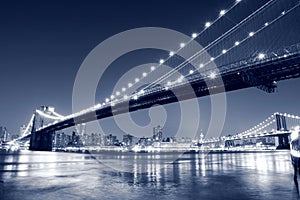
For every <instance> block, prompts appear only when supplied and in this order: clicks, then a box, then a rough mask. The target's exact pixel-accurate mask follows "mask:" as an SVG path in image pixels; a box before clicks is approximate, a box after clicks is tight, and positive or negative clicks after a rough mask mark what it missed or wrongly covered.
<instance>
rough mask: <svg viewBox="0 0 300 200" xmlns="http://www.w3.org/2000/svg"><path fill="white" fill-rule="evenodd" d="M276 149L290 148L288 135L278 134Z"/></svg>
mask: <svg viewBox="0 0 300 200" xmlns="http://www.w3.org/2000/svg"><path fill="white" fill-rule="evenodd" d="M277 149H290V143H289V137H288V135H280V136H278V146H277Z"/></svg>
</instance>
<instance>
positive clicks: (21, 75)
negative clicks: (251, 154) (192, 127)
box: [0, 2, 300, 135]
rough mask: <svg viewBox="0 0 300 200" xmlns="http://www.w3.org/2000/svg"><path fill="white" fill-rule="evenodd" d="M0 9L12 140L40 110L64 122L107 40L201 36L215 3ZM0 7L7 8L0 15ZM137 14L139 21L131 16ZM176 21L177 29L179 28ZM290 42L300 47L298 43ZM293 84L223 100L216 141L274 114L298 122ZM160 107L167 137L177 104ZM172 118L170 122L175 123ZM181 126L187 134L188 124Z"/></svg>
mask: <svg viewBox="0 0 300 200" xmlns="http://www.w3.org/2000/svg"><path fill="white" fill-rule="evenodd" d="M119 3H120V2H119ZM3 4H4V6H3V7H2V10H1V11H3V12H1V16H2V17H3V22H4V23H3V26H4V29H3V30H5V31H4V32H3V37H2V39H0V41H1V42H2V43H4V44H5V45H3V46H2V48H0V52H1V54H2V56H3V59H1V60H2V61H0V65H1V66H2V67H1V74H5V76H4V77H3V78H2V79H1V84H0V89H1V90H0V91H2V93H3V94H4V95H3V96H2V104H1V111H2V114H1V116H0V125H1V126H5V127H7V129H8V131H10V132H13V133H15V132H18V130H19V127H20V126H21V125H22V124H26V123H28V121H29V119H30V116H31V114H32V111H33V110H34V109H36V108H38V107H39V106H40V105H52V106H54V107H56V109H57V111H58V112H59V113H61V114H64V115H67V114H70V113H71V112H72V109H71V104H72V87H73V84H74V80H75V75H76V73H77V70H78V69H79V66H80V64H81V62H82V61H83V59H84V58H85V56H86V55H87V54H88V53H89V52H90V51H91V50H92V49H93V48H94V47H95V46H96V45H97V44H98V43H100V42H101V41H103V40H104V39H106V38H107V37H109V36H111V35H114V34H117V33H118V32H120V31H125V30H128V29H130V28H136V27H142V26H156V27H165V28H172V29H175V30H178V31H181V32H183V33H185V34H187V35H190V34H191V33H193V32H195V31H198V30H199V29H201V26H203V24H204V23H205V21H206V20H208V16H209V18H210V19H212V18H214V17H215V14H211V13H213V11H214V12H217V10H216V8H215V6H216V2H209V3H208V2H205V3H201V4H200V5H201V6H200V7H199V8H197V10H198V12H196V8H193V6H191V5H186V6H188V8H189V9H192V10H193V11H194V12H190V11H187V10H182V9H181V7H182V3H181V4H177V5H174V4H171V3H169V2H164V3H158V2H157V3H156V4H155V3H150V2H148V3H138V2H131V3H128V2H127V3H123V4H126V7H127V8H128V9H129V10H130V11H132V12H128V10H126V11H125V10H123V9H121V8H116V7H114V3H108V2H105V3H97V2H91V4H89V5H87V4H85V5H84V6H83V7H82V3H80V2H73V4H72V5H73V6H70V5H69V4H68V3H59V2H51V3H50V2H48V5H47V6H45V5H44V4H43V5H42V4H39V3H37V2H31V4H30V3H26V5H23V6H25V8H26V9H23V8H22V9H21V5H22V3H21V2H20V3H19V4H18V5H20V7H18V6H15V5H13V4H11V3H3ZM229 4H230V2H218V3H217V7H218V8H219V9H220V10H221V9H222V8H224V7H228V5H229ZM249 4H250V3H247V2H242V5H241V6H240V7H239V8H240V9H243V8H245V7H246V6H249ZM259 4H260V3H258V2H255V3H251V6H253V7H255V6H258V5H259ZM31 5H34V8H35V9H32V10H30V9H29V8H30V6H31ZM133 5H138V6H140V7H141V8H143V9H141V10H140V11H134V9H132V8H131V6H132V7H133ZM159 5H160V6H159ZM167 5H168V6H172V9H173V10H174V12H177V11H181V12H182V15H180V16H178V15H176V16H175V15H174V16H173V17H175V18H176V20H175V19H174V21H177V22H176V23H175V22H173V19H172V17H170V16H166V15H165V13H164V11H163V10H164V9H163V7H165V6H167ZM121 7H122V6H121ZM3 8H7V9H5V10H3ZM105 8H107V9H105ZM146 8H147V9H149V12H151V11H153V13H155V15H151V14H146V13H143V12H141V11H142V10H145V9H146ZM97 9H100V10H101V12H98V10H97ZM106 10H107V11H106ZM111 10H113V11H114V10H115V12H111ZM236 12H238V10H237V11H236ZM53 13H55V14H56V15H54V14H53ZM79 13H81V14H79ZM140 15H141V17H137V16H140ZM183 16H184V17H183ZM227 20H228V21H230V20H232V19H227ZM295 20H297V19H295ZM178 21H180V22H182V23H180V24H178ZM125 22H126V23H125ZM129 22H131V23H129ZM12 25H13V26H12ZM53 27H55V29H54V28H53ZM74 30H75V31H74ZM293 31H294V32H293V33H291V34H294V35H296V34H297V31H299V28H297V27H296V28H294V29H293ZM11 33H15V35H14V34H11ZM278 37H279V36H278ZM295 39H296V40H298V41H299V38H295ZM164 54H165V52H161V51H159V52H155V53H153V52H148V54H147V55H142V56H141V55H138V56H139V57H138V60H139V62H138V63H144V62H155V61H157V60H158V58H160V57H161V56H162V55H164ZM126 61H128V59H126V58H125V60H124V61H123V62H126ZM117 64H118V66H116V65H117ZM135 64H136V63H135V62H128V63H126V64H125V65H126V66H125V68H126V69H130V67H133V66H135ZM114 67H117V68H114ZM116 69H117V71H119V69H121V68H120V63H116V64H115V65H114V66H112V69H111V70H110V71H108V75H107V79H110V78H111V76H112V74H113V73H115V72H116ZM126 69H121V70H120V71H124V70H126ZM104 81H106V83H107V84H109V83H111V82H110V81H108V80H104ZM107 81H108V82H107ZM299 84H300V80H299V79H293V80H287V81H282V82H279V83H278V92H277V93H275V94H267V93H265V92H263V91H261V90H259V89H257V88H249V89H243V90H238V91H234V92H229V93H227V94H226V97H227V116H226V121H225V126H224V129H223V131H222V134H223V135H224V134H232V133H237V132H239V131H243V130H245V129H247V128H249V127H251V126H252V125H255V124H256V122H259V121H261V120H262V119H264V118H265V117H266V116H268V115H269V114H271V113H274V112H287V113H291V114H296V115H299V114H300V113H299V104H298V103H297V99H299V97H300V95H299V93H297V92H296V91H297V89H298V88H297V87H298V86H299ZM101 89H103V88H101ZM110 91H111V88H104V91H101V93H100V94H98V95H97V97H98V98H99V101H101V100H103V99H104V98H105V96H107V95H108V94H109V93H110ZM253 99H255V100H253ZM198 101H199V102H200V109H201V110H200V112H201V115H202V117H201V122H199V123H200V128H201V129H203V131H204V132H205V130H206V129H207V124H208V123H209V120H210V100H209V97H204V98H200V99H199V100H198ZM270 102H271V103H270ZM283 102H285V103H283ZM12 105H13V106H12ZM165 107H166V109H167V110H168V112H170V113H171V114H170V116H171V119H170V121H167V122H166V125H165V129H166V132H169V133H173V132H176V130H175V129H176V128H177V127H176V126H174V124H176V122H177V121H178V111H174V109H175V108H176V107H177V105H176V104H171V105H166V106H165ZM16 116H17V117H16ZM141 116H142V117H141ZM147 116H148V114H147V110H144V111H138V112H136V113H133V114H132V117H133V119H134V120H135V121H136V123H137V124H140V125H144V124H147V122H148V121H149V119H148V117H147ZM172 116H177V118H176V117H172ZM236 122H238V123H236ZM100 124H101V125H102V126H103V129H104V130H105V132H113V133H114V132H119V133H120V130H119V129H118V127H117V126H116V125H115V124H114V123H113V122H112V121H111V120H110V119H105V120H102V121H101V122H100ZM233 124H234V125H233ZM186 126H187V127H186V130H187V131H188V126H189V125H188V124H187V125H186Z"/></svg>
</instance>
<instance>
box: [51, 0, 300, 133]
mask: <svg viewBox="0 0 300 200" xmlns="http://www.w3.org/2000/svg"><path fill="white" fill-rule="evenodd" d="M239 2H241V0H237V1H236V2H235V4H234V5H233V6H232V7H231V8H230V9H228V10H221V11H220V13H219V17H218V18H217V19H216V20H215V21H213V22H207V23H205V28H204V30H203V31H202V32H204V31H205V30H207V29H208V28H209V27H210V26H211V25H213V24H214V23H215V22H216V21H217V20H219V19H220V18H221V17H222V16H224V15H225V14H226V13H228V12H229V11H230V10H231V9H233V7H234V6H236V5H237V4H238V3H239ZM297 6H299V3H298V4H297V5H296V6H294V7H292V8H291V9H289V10H287V11H283V12H281V15H280V16H278V17H277V18H275V19H274V20H273V21H270V22H266V23H265V24H264V26H263V27H262V28H260V29H258V30H257V31H255V32H253V31H252V32H250V33H249V35H248V36H247V37H245V38H244V39H243V40H241V41H236V42H235V43H234V45H233V46H232V47H230V48H229V49H227V50H226V49H223V50H222V52H221V54H219V55H218V56H216V57H215V58H213V57H212V58H211V59H210V61H208V62H207V63H204V64H200V65H199V67H198V68H197V70H199V69H201V68H203V67H205V66H206V65H207V64H209V63H211V62H213V61H214V60H215V59H218V58H219V57H221V56H222V55H224V54H226V53H227V52H228V51H230V50H232V49H233V48H235V47H237V46H239V45H240V44H242V43H243V42H245V41H246V40H248V39H249V38H252V37H253V36H254V35H255V34H257V33H259V32H260V31H262V30H263V29H265V28H266V27H268V26H269V25H271V24H273V23H274V22H276V21H277V20H279V19H280V18H281V17H283V16H284V15H286V14H287V13H289V12H291V11H292V10H294V9H295V8H296V7H297ZM202 32H200V33H199V34H197V33H193V34H192V39H191V40H190V41H189V42H188V43H190V42H191V41H192V40H194V39H195V38H197V37H198V36H199V35H200V34H201V33H202ZM188 43H187V44H188ZM184 47H185V44H184V43H181V44H180V48H179V49H178V50H177V51H176V52H173V51H171V52H170V54H169V57H168V58H167V59H166V60H168V59H170V58H171V57H172V56H173V55H175V54H177V53H178V52H179V51H180V50H181V49H182V48H184ZM258 58H259V59H265V58H266V55H265V54H263V53H259V54H258ZM164 62H165V60H163V59H161V60H160V61H159V65H158V66H161V65H163V63H164ZM154 70H156V67H155V66H151V67H150V73H151V72H152V71H154ZM207 71H209V70H207ZM192 73H193V71H190V72H189V74H192ZM147 76H148V73H146V72H143V73H142V78H145V77H147ZM216 77H217V73H216V72H211V73H210V74H209V75H207V76H205V78H210V79H215V78H216ZM142 78H141V79H142ZM184 78H185V77H184V76H183V75H181V76H180V77H179V78H178V80H177V81H178V83H182V81H183V80H184ZM141 79H140V78H135V80H134V83H128V87H127V88H131V87H132V86H133V85H134V84H136V83H138V82H139V81H140V80H141ZM172 86H173V83H172V82H168V83H167V86H166V87H165V89H169V88H170V87H172ZM127 88H126V87H123V88H122V89H121V91H122V92H123V93H125V92H126V90H127ZM143 94H145V90H144V89H142V90H140V91H139V92H138V93H136V94H132V95H127V94H124V96H123V98H124V100H126V99H130V98H133V99H134V100H137V99H138V95H143ZM120 95H121V92H120V91H116V93H115V95H114V94H112V95H111V96H110V98H106V99H105V102H103V103H102V104H101V103H99V104H97V105H95V106H94V107H91V108H88V109H85V110H82V111H80V112H77V113H74V114H71V115H68V116H65V117H64V116H61V118H60V119H59V120H63V119H68V118H74V117H76V116H80V115H81V114H84V113H86V112H89V111H95V110H97V109H99V108H101V107H102V106H105V105H109V103H110V105H111V106H114V105H115V103H116V101H121V99H117V97H118V96H120ZM297 117H298V116H297ZM299 119H300V118H299ZM49 126H50V125H49ZM245 132H247V131H245ZM243 133H244V132H243Z"/></svg>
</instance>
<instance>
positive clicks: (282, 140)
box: [275, 114, 290, 149]
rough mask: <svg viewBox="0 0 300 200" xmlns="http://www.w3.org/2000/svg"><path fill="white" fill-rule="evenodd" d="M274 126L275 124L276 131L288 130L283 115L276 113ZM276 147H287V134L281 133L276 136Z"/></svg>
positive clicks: (288, 146)
mask: <svg viewBox="0 0 300 200" xmlns="http://www.w3.org/2000/svg"><path fill="white" fill-rule="evenodd" d="M275 117H276V126H277V131H288V129H287V125H286V119H285V116H282V115H279V114H276V115H275ZM278 143H279V145H278V147H277V149H289V148H290V145H289V138H288V135H286V134H283V135H279V136H278Z"/></svg>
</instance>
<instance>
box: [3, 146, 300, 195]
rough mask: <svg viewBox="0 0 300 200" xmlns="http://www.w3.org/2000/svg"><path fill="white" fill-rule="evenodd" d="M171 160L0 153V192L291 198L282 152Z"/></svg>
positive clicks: (139, 156)
mask: <svg viewBox="0 0 300 200" xmlns="http://www.w3.org/2000/svg"><path fill="white" fill-rule="evenodd" d="M172 156H174V155H172V154H160V155H158V154H147V153H145V154H132V153H123V154H111V155H110V154H99V155H90V154H75V153H54V152H30V151H24V152H19V153H3V152H2V153H1V154H0V181H3V182H0V189H1V190H0V194H1V197H4V199H55V198H58V199H61V198H72V199H120V198H121V197H122V198H123V199H139V198H143V199H153V198H159V199H221V198H222V199H283V198H284V199H295V198H297V192H296V188H295V185H294V183H293V169H292V166H291V162H290V156H289V152H288V151H281V152H260V153H215V154H208V155H206V154H184V155H182V156H181V157H180V158H179V159H177V160H176V161H175V162H173V163H170V162H169V160H170V158H172ZM101 160H103V161H105V162H104V164H103V163H101ZM110 166H116V167H114V168H115V169H118V167H122V168H126V169H127V171H128V172H121V171H117V170H115V169H113V168H111V167H110ZM141 172H143V173H141Z"/></svg>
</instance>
